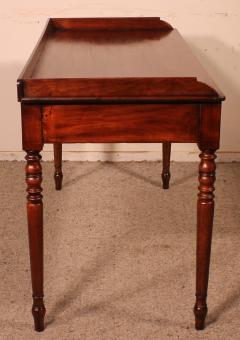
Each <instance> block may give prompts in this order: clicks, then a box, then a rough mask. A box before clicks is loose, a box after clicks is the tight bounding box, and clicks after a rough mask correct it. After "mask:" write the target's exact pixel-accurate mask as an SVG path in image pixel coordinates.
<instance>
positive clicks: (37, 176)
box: [25, 151, 46, 332]
mask: <svg viewBox="0 0 240 340" xmlns="http://www.w3.org/2000/svg"><path fill="white" fill-rule="evenodd" d="M25 158H26V160H27V165H26V183H27V193H28V194H27V216H28V236H29V251H30V264H31V277H32V291H33V306H32V314H33V318H34V323H35V330H36V331H39V332H41V331H43V330H44V316H45V312H46V310H45V306H44V302H43V204H42V194H41V192H42V188H41V182H42V167H41V164H40V160H41V156H40V154H39V152H38V151H28V152H27V155H26V157H25Z"/></svg>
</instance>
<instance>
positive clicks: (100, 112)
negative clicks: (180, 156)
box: [17, 18, 224, 331]
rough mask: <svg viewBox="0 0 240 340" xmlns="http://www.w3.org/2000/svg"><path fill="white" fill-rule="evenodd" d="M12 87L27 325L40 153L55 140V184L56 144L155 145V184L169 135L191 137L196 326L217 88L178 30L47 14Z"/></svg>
mask: <svg viewBox="0 0 240 340" xmlns="http://www.w3.org/2000/svg"><path fill="white" fill-rule="evenodd" d="M17 87H18V100H19V101H20V102H21V112H22V140H23V150H25V151H26V154H27V155H26V160H27V164H26V183H27V213H28V232H29V248H30V262H31V276H32V290H33V307H32V313H33V317H34V322H35V329H36V330H37V331H42V330H43V329H44V315H45V306H44V302H43V204H42V188H41V182H42V168H41V163H40V160H41V156H40V151H41V150H42V148H43V145H44V144H45V143H53V144H54V161H55V162H54V164H55V174H54V177H55V185H56V189H57V190H60V189H61V187H62V177H63V175H62V166H61V163H62V143H126V142H128V143H163V171H162V180H163V188H164V189H167V188H168V187H169V179H170V172H169V164H170V150H171V143H172V142H174V143H181V142H183V143H197V144H198V147H199V149H200V151H201V154H200V159H201V161H200V165H199V177H198V179H199V187H198V188H199V193H198V203H197V269H196V303H195V306H194V313H195V327H196V329H203V328H204V322H205V317H206V314H207V304H206V298H207V287H208V275H209V262H210V251H211V238H212V225H213V213H214V181H215V167H216V166H215V158H216V155H215V152H216V150H217V149H218V148H219V139H220V116H221V102H222V101H223V100H224V96H223V94H222V93H221V92H220V91H219V90H218V89H217V87H216V85H215V84H214V83H213V82H212V80H211V79H210V78H209V76H208V74H207V73H206V72H205V71H204V69H203V68H202V67H201V65H200V64H199V63H198V61H197V60H196V59H195V58H194V56H193V55H192V53H191V52H190V50H189V48H188V46H187V45H186V43H185V42H184V40H183V39H182V37H181V36H180V34H179V33H178V31H177V30H176V29H173V28H172V27H171V26H170V25H169V24H168V23H166V22H164V21H162V20H160V19H159V18H97V19H96V18H95V19H86V18H85V19H55V18H54V19H50V20H49V21H48V23H47V26H46V28H45V30H44V32H43V35H42V37H41V39H40V40H39V42H38V44H37V46H36V48H35V50H34V52H33V54H32V56H31V57H30V59H29V61H28V63H27V65H26V66H25V68H24V71H23V72H22V74H21V76H20V77H19V79H18V83H17ZM159 204H161V202H159Z"/></svg>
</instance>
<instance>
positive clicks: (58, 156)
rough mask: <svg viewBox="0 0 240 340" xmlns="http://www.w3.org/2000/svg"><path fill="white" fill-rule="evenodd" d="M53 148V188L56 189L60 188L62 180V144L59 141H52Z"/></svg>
mask: <svg viewBox="0 0 240 340" xmlns="http://www.w3.org/2000/svg"><path fill="white" fill-rule="evenodd" d="M53 150H54V168H55V172H54V180H55V188H56V190H61V189H62V180H63V173H62V144H61V143H54V144H53Z"/></svg>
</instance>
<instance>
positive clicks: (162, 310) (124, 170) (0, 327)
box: [0, 162, 240, 340]
mask: <svg viewBox="0 0 240 340" xmlns="http://www.w3.org/2000/svg"><path fill="white" fill-rule="evenodd" d="M43 169H44V182H43V187H44V204H45V302H46V307H47V315H46V324H47V327H46V330H45V331H44V332H43V333H41V334H38V333H35V332H34V331H33V327H32V318H31V314H30V308H31V288H30V273H29V259H28V243H27V227H26V219H25V218H26V216H25V192H24V189H25V184H24V179H23V178H24V175H23V171H24V163H20V162H19V163H17V162H1V163H0V188H1V189H0V197H1V218H0V271H1V279H0V297H1V299H0V339H4V340H5V339H6V340H8V339H9V340H10V339H14V340H15V339H24V340H28V339H70V340H72V339H82V340H103V339H104V340H113V339H114V340H115V339H118V340H133V339H134V340H135V339H136V340H149V339H150V340H151V339H154V340H157V339H184V340H187V339H211V340H213V339H218V340H220V339H224V340H227V339H240V305H239V302H240V209H239V207H240V164H239V163H238V164H237V163H232V164H219V165H218V180H217V183H216V186H217V191H216V194H217V197H216V202H217V206H216V218H215V228H214V235H213V236H214V238H213V249H212V266H211V274H210V284H209V299H208V302H209V315H208V319H207V320H208V325H207V328H206V330H205V331H202V332H196V331H195V330H194V318H193V313H192V307H193V304H194V293H195V291H194V290H195V288H194V285H195V283H194V279H195V229H196V228H195V224H196V217H195V206H196V192H197V190H196V174H197V163H188V164H187V163H173V164H172V180H171V189H170V190H169V191H163V190H162V189H161V177H160V173H161V163H150V162H149V163H145V162H142V163H115V164H112V163H87V162H86V163H77V162H65V163H64V188H63V190H62V191H61V192H55V190H54V185H53V180H52V172H53V170H52V164H50V163H44V164H43Z"/></svg>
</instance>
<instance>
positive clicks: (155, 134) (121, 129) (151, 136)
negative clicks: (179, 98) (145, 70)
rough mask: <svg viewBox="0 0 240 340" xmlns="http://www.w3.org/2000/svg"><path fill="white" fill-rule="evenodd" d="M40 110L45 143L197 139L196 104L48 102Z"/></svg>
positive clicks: (180, 140)
mask: <svg viewBox="0 0 240 340" xmlns="http://www.w3.org/2000/svg"><path fill="white" fill-rule="evenodd" d="M42 112H43V115H42V117H43V118H42V119H43V127H42V129H43V139H44V142H45V143H56V142H64V143H80V142H81V143H114V142H116V143H117V142H118V143H124V142H125V141H126V140H127V141H128V142H134V143H143V142H149V143H153V142H162V141H171V142H198V135H199V133H198V121H199V107H198V106H197V105H195V104H192V105H190V104H188V105H187V104H182V105H167V104H161V105H160V104H158V105H156V104H151V105H137V104H136V105H130V104H128V105H121V106H119V105H50V106H43V109H42ZM169 117H171V119H169ZM126 126H127V129H126Z"/></svg>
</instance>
